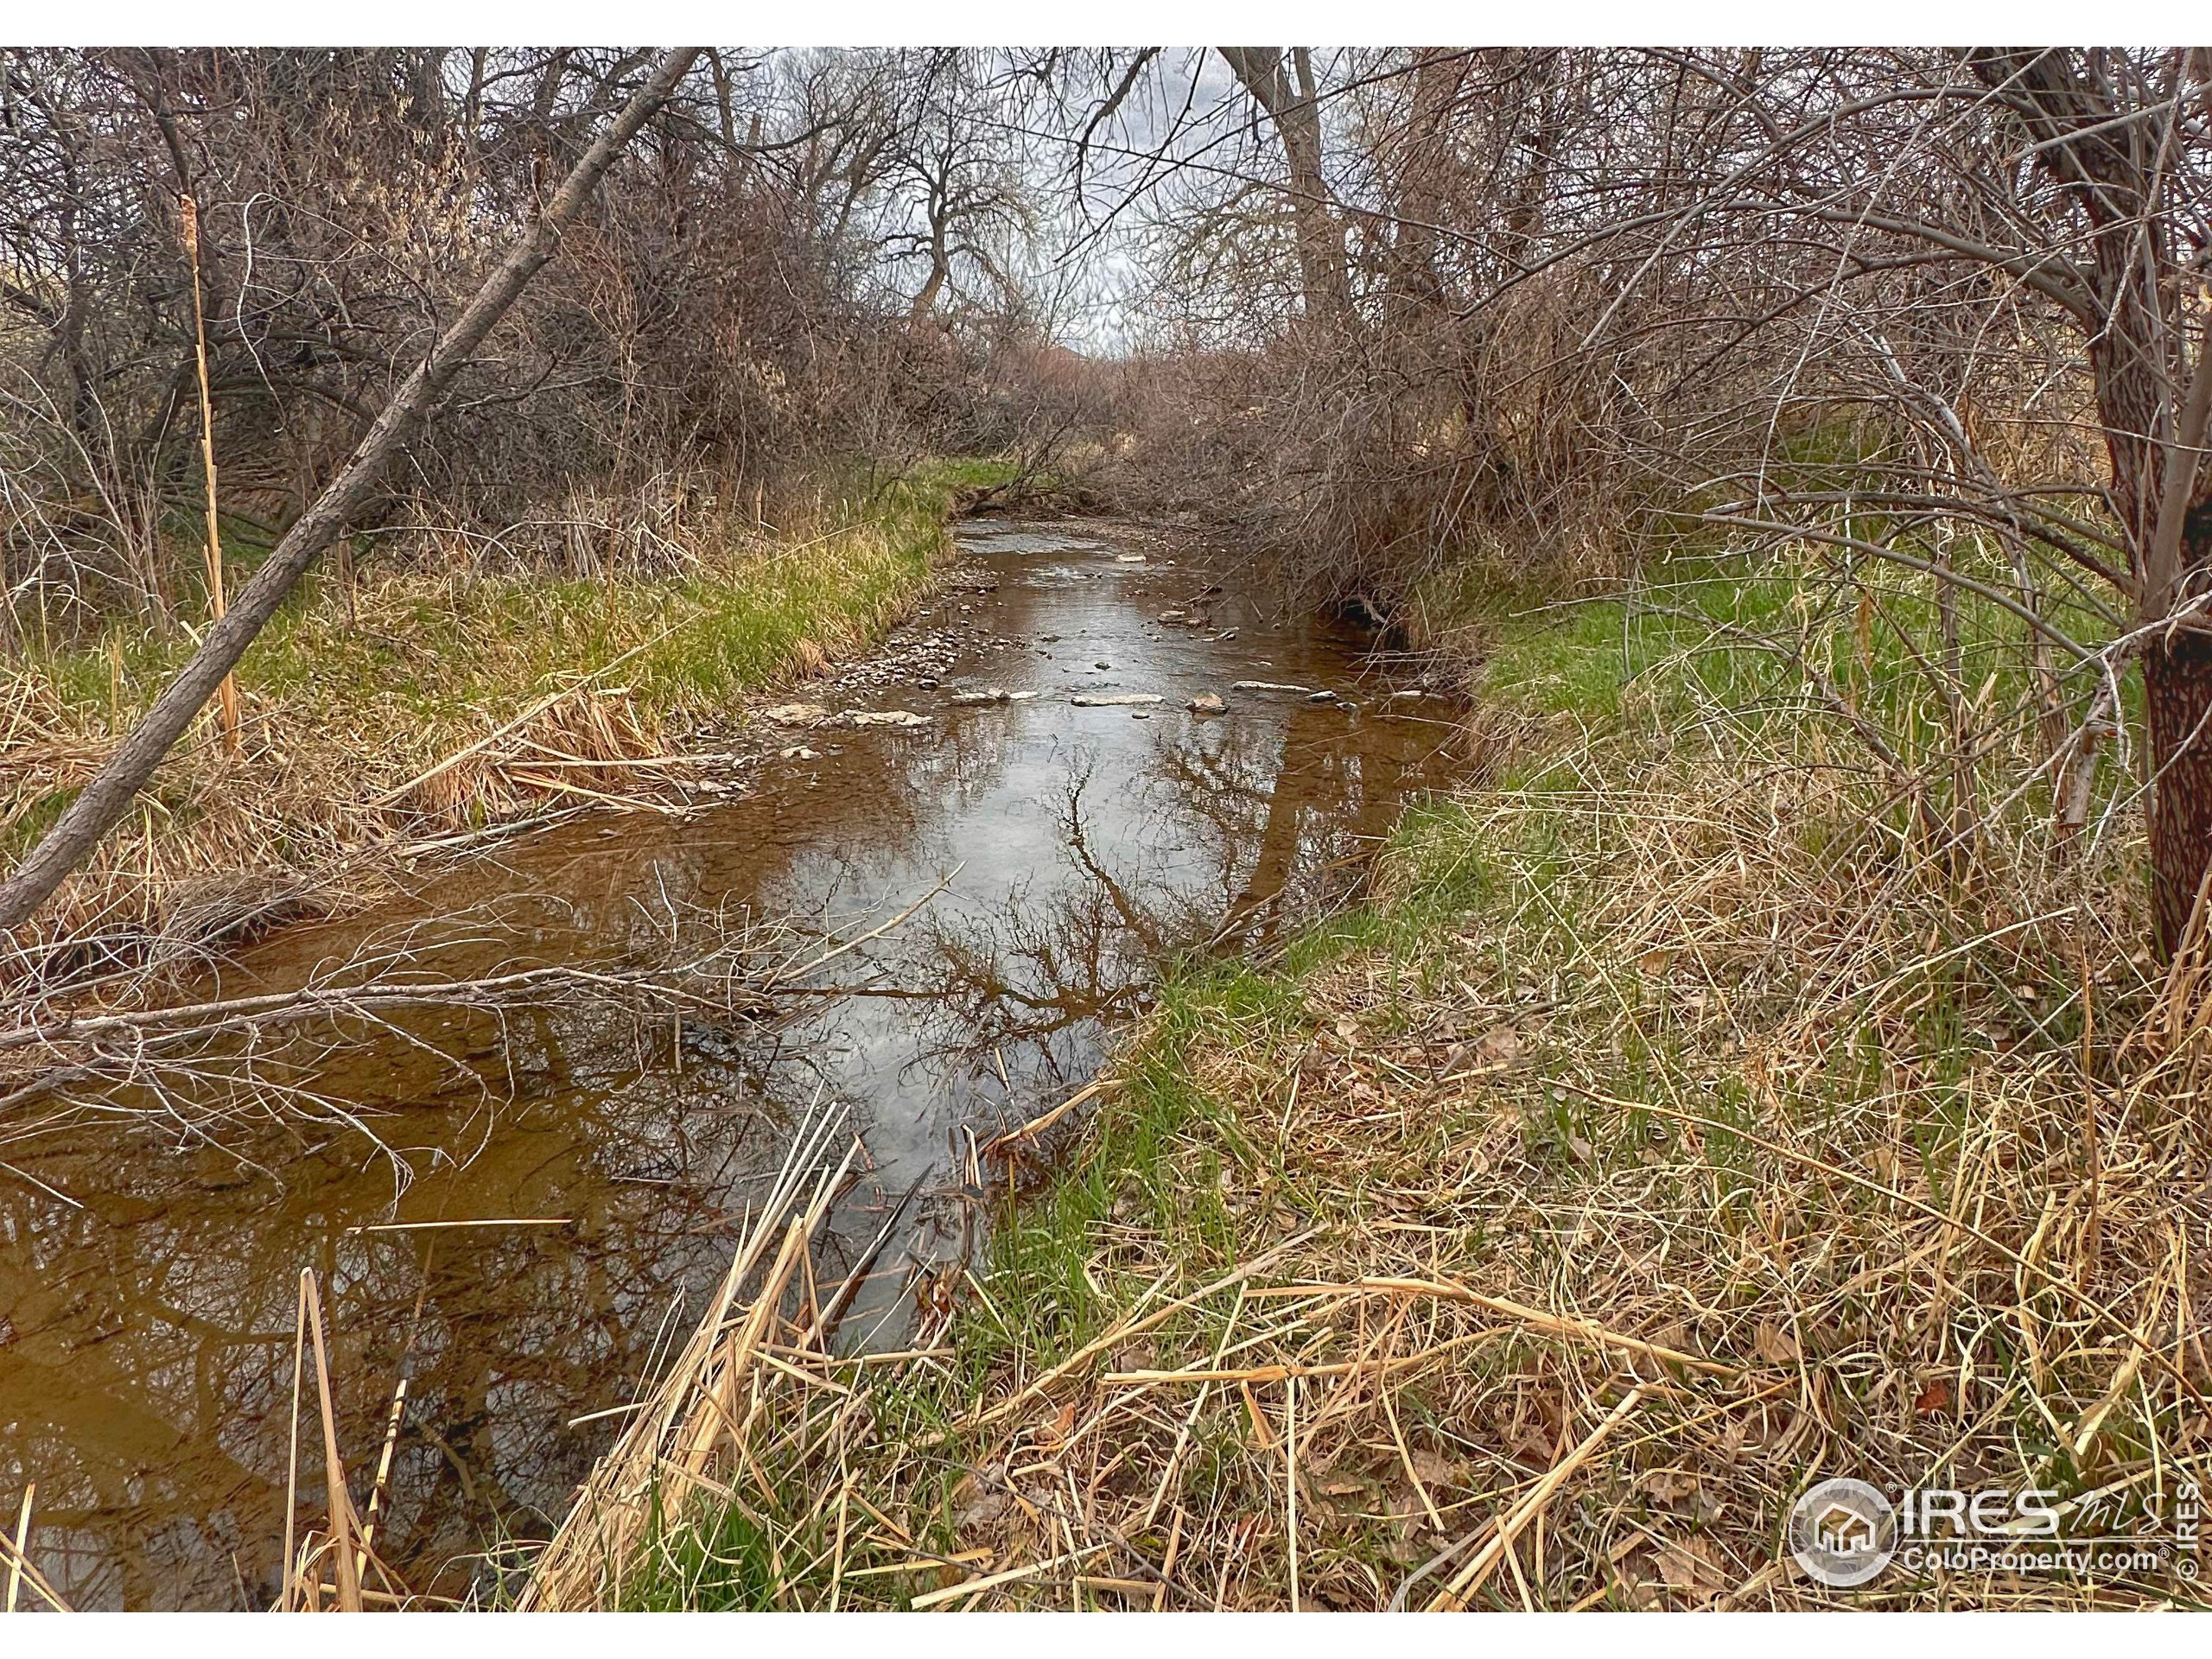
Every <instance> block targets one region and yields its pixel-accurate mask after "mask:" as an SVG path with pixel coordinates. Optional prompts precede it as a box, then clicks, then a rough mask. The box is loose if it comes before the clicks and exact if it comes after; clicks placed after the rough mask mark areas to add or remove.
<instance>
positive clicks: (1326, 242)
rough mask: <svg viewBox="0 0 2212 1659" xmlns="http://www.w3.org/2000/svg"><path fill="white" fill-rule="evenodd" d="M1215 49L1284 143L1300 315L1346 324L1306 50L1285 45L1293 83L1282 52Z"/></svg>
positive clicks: (1342, 274) (1347, 280)
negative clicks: (1302, 303) (1293, 73)
mask: <svg viewBox="0 0 2212 1659" xmlns="http://www.w3.org/2000/svg"><path fill="white" fill-rule="evenodd" d="M1216 49H1217V50H1218V51H1219V52H1220V54H1221V55H1222V58H1223V60H1224V61H1225V62H1226V63H1227V64H1228V65H1229V67H1230V70H1231V71H1232V72H1234V73H1235V74H1236V79H1238V80H1239V81H1241V82H1242V83H1243V86H1244V90H1245V91H1246V92H1249V93H1251V95H1252V98H1253V100H1254V101H1255V103H1257V104H1258V105H1259V106H1260V107H1261V108H1262V110H1265V111H1267V113H1268V119H1269V120H1270V121H1272V122H1274V128H1275V135H1276V137H1278V138H1280V139H1281V142H1282V150H1283V158H1284V160H1285V161H1286V162H1288V163H1289V166H1290V212H1291V224H1292V226H1293V228H1294V232H1295V235H1296V240H1297V245H1298V276H1299V286H1300V290H1301V295H1302V297H1303V298H1304V300H1305V302H1306V316H1307V317H1308V318H1309V319H1310V320H1313V321H1323V322H1326V323H1329V324H1331V325H1332V326H1333V325H1336V324H1339V323H1342V322H1344V321H1348V320H1349V318H1350V316H1351V277H1350V274H1349V273H1348V272H1347V270H1345V266H1344V227H1343V226H1341V225H1339V224H1338V222H1337V216H1336V214H1335V213H1332V212H1331V211H1330V207H1329V183H1328V179H1327V176H1326V175H1325V174H1324V173H1323V171H1322V168H1321V104H1320V99H1319V92H1318V89H1317V88H1316V87H1315V86H1314V83H1313V57H1312V54H1311V52H1310V50H1309V49H1308V48H1306V47H1302V46H1300V47H1293V48H1291V52H1290V63H1291V65H1292V66H1293V67H1295V68H1296V70H1297V72H1298V79H1297V82H1296V84H1295V85H1294V84H1293V83H1292V80H1291V77H1290V75H1289V73H1287V71H1286V69H1285V67H1284V55H1283V51H1282V48H1281V47H1275V46H1224V47H1219V48H1216Z"/></svg>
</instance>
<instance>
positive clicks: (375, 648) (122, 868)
mask: <svg viewBox="0 0 2212 1659" xmlns="http://www.w3.org/2000/svg"><path fill="white" fill-rule="evenodd" d="M997 470H998V469H995V468H994V467H991V466H990V465H989V464H988V463H941V464H938V465H936V466H933V467H927V468H925V469H923V470H922V471H921V472H919V473H918V474H916V475H914V476H912V477H911V478H909V479H907V480H903V481H900V482H898V483H895V484H893V485H891V486H888V487H887V488H886V489H883V490H881V491H879V492H877V493H874V494H872V495H871V496H869V497H868V499H864V500H861V501H857V502H841V503H835V504H831V505H829V506H827V507H825V509H824V511H823V513H822V515H821V517H820V521H819V522H818V523H817V524H812V525H810V526H808V527H805V528H804V529H793V530H788V531H783V532H780V533H778V532H759V531H751V530H749V529H747V530H746V531H741V532H740V531H733V532H732V533H731V534H730V535H729V536H728V537H727V538H725V539H723V540H721V541H720V542H719V543H716V544H715V545H710V546H700V547H693V548H690V549H687V550H683V557H682V559H681V562H680V564H679V567H678V569H677V570H676V572H675V573H674V574H671V575H658V576H637V575H608V576H606V577H593V578H588V579H581V580H572V579H562V578H556V577H552V576H548V575H538V574H534V573H521V574H486V573H483V572H481V571H480V570H479V569H477V568H476V567H475V566H474V563H471V564H469V565H468V566H466V567H464V568H460V569H454V570H451V571H435V570H429V569H422V568H419V567H410V568H407V569H401V570H397V571H390V572H375V571H374V570H373V568H372V573H371V574H367V575H364V576H363V577H362V578H361V579H360V580H359V581H357V582H352V583H346V584H341V583H340V581H339V580H338V578H337V577H336V575H334V573H333V572H332V571H331V569H330V568H329V567H328V566H327V565H326V566H325V567H324V569H322V570H321V572H320V573H319V575H318V576H317V577H316V578H315V580H314V581H313V582H311V584H310V585H308V587H307V588H305V590H304V591H303V592H302V594H299V595H298V596H297V597H296V599H295V600H294V601H292V602H291V603H289V605H288V606H287V607H286V608H285V610H284V611H283V613H280V614H279V615H278V617H277V619H276V620H274V621H272V623H271V624H270V626H269V628H268V629H267V630H266V632H264V634H263V636H262V638H261V639H259V640H257V642H256V643H255V645H254V646H253V649H252V650H251V652H249V653H248V654H247V656H246V658H245V662H244V663H243V664H241V666H240V669H239V672H238V686H239V692H240V696H241V699H242V702H243V705H244V719H243V721H242V741H241V745H240V752H239V753H238V754H236V755H231V754H226V753H225V752H224V750H223V747H222V745H221V744H220V742H219V741H218V738H217V735H216V734H215V733H214V731H213V728H212V724H211V722H210V721H202V723H201V725H200V727H199V728H197V730H196V731H195V733H194V737H193V739H192V740H190V741H189V742H188V745H187V746H186V747H182V748H181V749H180V751H179V752H178V753H177V754H175V756H173V757H172V758H171V760H169V761H168V764H167V765H165V766H164V767H163V768H162V772H161V773H160V774H159V776H158V778H157V779H156V785H155V786H154V787H153V788H151V789H150V790H149V791H147V793H146V795H145V796H144V797H143V799H142V801H141V803H140V804H139V805H138V807H137V810H136V811H135V812H134V813H133V814H132V816H131V817H130V819H129V820H128V821H127V822H126V823H125V824H124V826H122V827H121V828H119V829H118V830H117V831H116V832H115V833H114V834H113V835H112V836H110V837H109V840H108V842H107V845H106V846H105V848H104V849H103V850H102V852H101V854H100V855H99V858H98V859H97V861H95V862H94V863H93V864H92V866H91V867H89V868H87V869H86V871H85V872H84V873H83V874H80V875H79V876H78V877H77V878H75V879H74V880H73V881H72V882H71V883H70V884H69V886H68V887H67V888H65V890H64V892H63V893H62V894H61V895H60V898H59V899H57V901H56V902H55V904H54V905H53V906H50V907H49V909H48V912H47V914H46V916H45V917H44V918H41V921H40V922H39V923H38V924H36V925H35V931H34V932H33V933H32V934H31V936H30V937H29V938H26V939H24V940H22V941H21V943H23V944H28V945H30V946H32V947H33V955H32V956H31V957H29V958H28V959H29V960H30V961H32V962H34V963H40V962H43V963H65V965H71V966H81V965H83V964H85V963H97V962H99V961H104V960H114V961H118V962H129V961H132V960H143V959H148V958H149V957H150V958H154V959H158V958H160V957H162V955H163V954H164V953H171V954H173V953H175V952H177V951H188V950H192V949H194V948H195V947H196V946H197V945H199V944H201V943H203V942H204V941H206V940H207V939H208V938H210V937H212V936H216V935H219V934H222V933H224V932H226V931H237V930H238V929H241V928H245V927H250V926H253V925H258V924H259V923H260V922H262V921H265V920H266V919H268V918H272V917H274V916H277V915H280V914H284V913H291V912H296V911H297V910H298V909H299V908H300V907H302V906H321V905H327V904H329V903H333V902H338V901H340V899H342V896H343V893H345V891H346V889H347V888H348V887H363V886H364V885H368V886H372V885H373V884H374V882H375V881H376V880H377V879H378V874H379V866H380V865H381V864H383V863H384V862H385V861H387V860H388V855H389V854H390V853H391V850H392V849H394V848H397V847H402V846H406V845H410V844H412V845H421V844H423V843H426V842H433V843H434V842H439V841H442V840H446V839H448V838H450V837H453V836H457V835H461V834H465V833H467V832H468V831H470V830H474V829H481V828H483V827H485V826H486V825H490V824H494V823H500V822H503V821H507V820H512V819H514V818H517V817H526V816H530V815H532V814H536V813H539V812H543V811H545V810H554V809H558V808H560V807H563V806H569V805H575V804H589V803H591V802H592V801H594V799H605V798H609V797H612V798H624V797H627V796H630V795H632V794H635V793H638V792H640V791H646V792H650V791H652V789H653V788H654V787H655V786H656V784H657V781H658V779H660V778H661V777H663V776H664V775H665V772H666V769H665V768H664V767H660V766H653V765H643V766H641V765H640V764H639V763H641V762H655V761H658V760H660V759H661V758H662V757H664V755H665V754H666V753H668V751H669V750H670V749H671V747H680V746H681V744H682V741H683V739H684V738H685V737H686V736H687V735H690V734H692V733H694V732H695V731H696V730H697V729H698V728H707V727H711V726H712V725H714V724H715V723H716V722H717V721H720V720H722V719H724V718H726V717H727V716H728V715H730V714H731V713H733V712H734V705H735V703H736V702H737V701H738V700H739V699H741V698H742V697H743V696H745V695H746V694H747V693H749V692H752V691H754V690H760V689H761V688H764V687H767V686H772V685H774V684H777V683H779V682H783V681H785V680H789V679H791V678H794V677H804V676H806V675H809V674H811V673H814V672H817V671H820V669H821V668H822V667H823V665H824V664H826V663H828V662H829V661H831V660H833V659H835V658H838V657H840V656H842V655H844V654H846V653H849V652H855V651H857V650H860V649H862V648H864V647H865V646H866V645H868V643H869V642H870V641H872V640H873V639H875V638H877V637H878V636H880V634H881V632H883V631H884V630H885V629H886V628H887V627H888V626H890V625H891V624H892V623H893V622H894V621H895V620H897V619H898V618H899V616H900V615H902V614H903V613H905V612H906V609H907V608H908V607H910V606H911V605H912V602H913V601H914V600H915V599H916V597H917V596H918V594H920V593H921V591H922V589H923V588H924V587H925V583H926V582H927V580H928V577H929V573H930V569H931V562H932V559H933V558H934V557H935V556H936V555H937V554H938V551H939V550H940V549H941V547H942V546H943V544H944V520H945V517H946V514H947V512H948V510H949V508H950V505H951V504H952V502H953V500H954V498H955V496H956V494H957V493H958V492H959V491H961V490H963V489H968V488H973V487H975V486H977V485H978V484H981V483H988V482H990V481H992V480H993V479H994V478H995V474H996V471H997ZM192 649H193V641H192V640H191V639H189V638H188V637H186V636H185V635H184V634H183V633H182V632H181V631H173V632H168V633H167V634H156V633H153V632H148V631H146V630H144V629H142V628H138V627H136V626H131V627H127V628H126V627H118V628H115V629H112V630H111V631H110V632H108V633H107V634H105V636H104V637H102V638H100V639H97V640H94V641H90V642H84V643H79V644H76V645H71V646H68V647H67V648H60V647H52V646H50V647H48V648H45V649H40V650H34V651H33V652H30V653H29V655H28V656H27V657H26V658H24V659H23V660H22V661H21V662H19V663H16V664H9V665H6V666H5V667H4V668H0V858H5V859H13V858H15V857H18V856H20V855H22V852H23V851H24V850H26V849H28V848H29V846H30V845H31V844H32V843H33V842H34V841H35V838H36V837H37V836H39V835H40V834H41V832H42V831H43V830H44V829H45V828H46V827H47V826H48V824H49V823H52V822H53V820H54V817H56V816H58V815H59V813H60V811H61V810H62V808H63V807H64V806H66V805H67V802H68V801H69V799H70V798H72V796H73V793H74V791H76V790H77V789H78V788H79V787H80V786H81V785H82V784H83V782H84V781H85V780H86V779H87V778H89V777H90V776H91V775H92V772H93V771H94V770H95V769H96V768H97V767H98V766H99V764H100V762H101V761H102V760H104V759H105V756H106V755H107V753H109V752H110V751H111V748H112V747H113V746H114V744H115V743H116V742H117V741H118V740H119V739H120V737H121V735H122V734H123V733H124V732H125V731H127V730H128V729H129V728H130V726H131V725H132V723H133V722H134V721H136V720H137V717H138V715H140V714H141V713H142V712H143V709H145V707H146V706H147V705H148V704H149V702H151V701H152V699H153V697H154V696H156V694H157V693H158V692H159V690H160V689H161V687H162V685H163V684H164V683H166V681H167V679H168V677H169V676H170V674H171V673H173V672H174V671H175V669H176V668H177V667H178V666H179V665H180V664H181V663H182V662H183V661H184V660H185V658H187V657H188V655H189V653H190V652H191V650H192ZM487 739H490V740H492V741H489V742H486V740H487ZM476 745H483V746H484V747H481V748H473V747H472V746H476ZM457 755H458V756H462V757H463V758H462V759H461V760H458V761H454V757H455V756H457ZM442 762H451V764H447V765H445V766H442V769H440V768H441V763H442ZM434 769H435V770H434ZM426 774H429V775H427V776H426ZM57 947H58V948H60V952H61V954H60V955H59V956H57V955H56V954H55V951H56V949H57Z"/></svg>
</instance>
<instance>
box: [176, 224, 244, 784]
mask: <svg viewBox="0 0 2212 1659" xmlns="http://www.w3.org/2000/svg"><path fill="white" fill-rule="evenodd" d="M184 251H185V255H186V257H188V258H189V259H190V260H191V262H192V343H193V348H194V352H195V353H197V354H198V357H199V359H200V461H201V462H202V463H203V464H204V466H205V467H206V468H207V608H208V611H209V613H210V620H213V621H216V622H219V621H221V620H223V613H224V611H225V610H226V609H227V608H228V607H227V605H226V602H225V601H224V597H223V533H222V531H221V529H220V528H219V526H218V525H217V524H216V522H215V398H214V394H213V391H211V390H210V388H209V386H208V383H207V314H206V312H205V311H204V310H203V309H202V308H201V302H200V204H199V203H198V202H196V201H194V200H193V199H192V197H191V195H190V194H187V195H186V196H185V198H184ZM215 718H216V721H217V722H218V724H219V726H220V728H221V729H222V734H223V748H224V751H225V752H226V753H230V754H236V753H238V679H237V677H236V676H234V675H230V674H226V675H224V676H223V683H222V684H221V685H219V687H217V688H216V691H215Z"/></svg>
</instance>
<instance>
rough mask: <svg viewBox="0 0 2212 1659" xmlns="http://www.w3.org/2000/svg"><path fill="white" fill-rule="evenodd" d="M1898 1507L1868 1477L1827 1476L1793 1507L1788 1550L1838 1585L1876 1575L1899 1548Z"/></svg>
mask: <svg viewBox="0 0 2212 1659" xmlns="http://www.w3.org/2000/svg"><path fill="white" fill-rule="evenodd" d="M1896 1553H1897V1512H1896V1511H1895V1510H1892V1509H1891V1507H1890V1501H1889V1499H1887V1498H1886V1497H1883V1496H1882V1495H1881V1493H1879V1492H1878V1491H1875V1490H1874V1488H1872V1486H1869V1485H1868V1484H1866V1482H1865V1481H1863V1480H1841V1479H1839V1480H1824V1481H1822V1482H1821V1484H1819V1485H1817V1486H1815V1487H1814V1488H1812V1489H1811V1490H1810V1491H1808V1492H1807V1493H1806V1494H1805V1495H1804V1496H1803V1497H1801V1498H1799V1499H1798V1500H1797V1502H1796V1505H1795V1506H1794V1507H1793V1508H1792V1509H1791V1510H1790V1511H1789V1554H1791V1556H1792V1557H1794V1558H1795V1559H1796V1562H1797V1565H1798V1566H1799V1567H1802V1568H1803V1569H1804V1570H1805V1573H1806V1576H1807V1577H1808V1578H1811V1579H1813V1580H1815V1581H1816V1582H1818V1583H1821V1584H1825V1585H1827V1586H1828V1587H1829V1588H1830V1589H1834V1590H1848V1589H1851V1588H1853V1586H1857V1585H1861V1584H1865V1583H1866V1582H1868V1581H1869V1580H1872V1579H1873V1578H1874V1577H1875V1576H1876V1575H1877V1574H1878V1573H1880V1572H1881V1570H1882V1569H1883V1568H1884V1567H1887V1566H1888V1565H1889V1564H1890V1557H1891V1555H1893V1554H1896Z"/></svg>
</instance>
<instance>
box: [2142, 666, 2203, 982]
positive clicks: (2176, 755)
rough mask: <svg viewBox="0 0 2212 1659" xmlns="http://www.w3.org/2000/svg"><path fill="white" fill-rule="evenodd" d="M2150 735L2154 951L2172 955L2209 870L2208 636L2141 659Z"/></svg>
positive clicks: (2144, 703) (2179, 941)
mask: <svg viewBox="0 0 2212 1659" xmlns="http://www.w3.org/2000/svg"><path fill="white" fill-rule="evenodd" d="M2143 705H2144V712H2145V721H2146V723H2147V725H2148V726H2149V728H2150V734H2149V735H2150V743H2151V766H2152V775H2153V776H2155V777H2156V778H2157V779H2158V787H2157V789H2156V790H2155V791H2153V792H2152V793H2153V800H2152V812H2151V866H2152V909H2153V916H2154V918H2155V920H2156V922H2157V924H2158V950H2159V951H2160V953H2161V954H2162V955H2164V956H2171V955H2172V954H2173V952H2174V951H2175V950H2177V948H2179V946H2180V944H2181V941H2182V936H2183V933H2184V932H2185V931H2187V929H2188V926H2189V918H2190V911H2191V910H2192V909H2193V908H2194V907H2195V906H2196V893H2197V888H2198V887H2199V886H2200V885H2201V884H2202V882H2203V880H2204V875H2205V872H2206V870H2207V869H2208V868H2212V633H2204V632H2198V631H2197V630H2196V629H2193V628H2182V629H2177V630H2176V631H2175V632H2174V634H2173V637H2172V638H2171V639H2170V640H2168V639H2161V640H2154V641H2152V643H2151V644H2150V645H2149V646H2148V647H2146V649H2145V651H2144V653H2143Z"/></svg>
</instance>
